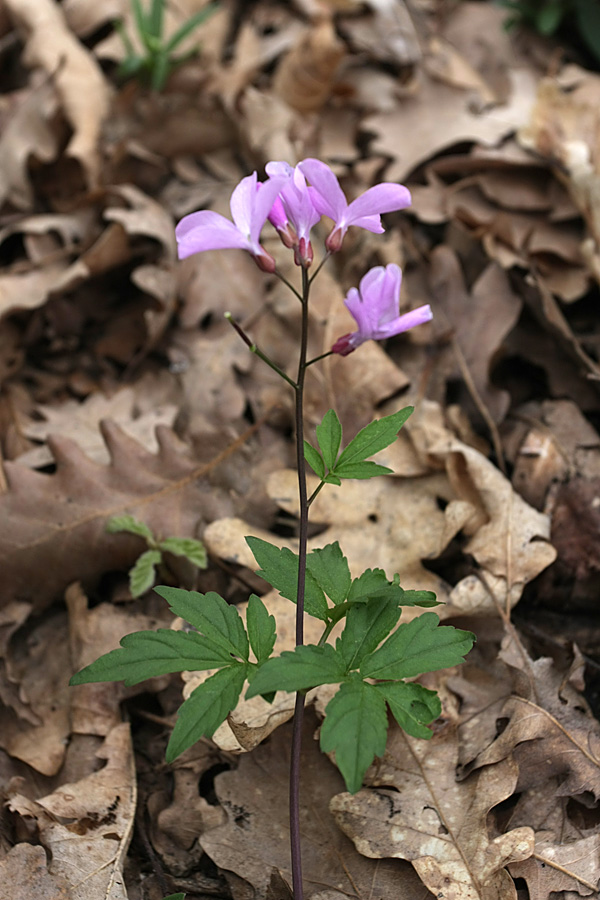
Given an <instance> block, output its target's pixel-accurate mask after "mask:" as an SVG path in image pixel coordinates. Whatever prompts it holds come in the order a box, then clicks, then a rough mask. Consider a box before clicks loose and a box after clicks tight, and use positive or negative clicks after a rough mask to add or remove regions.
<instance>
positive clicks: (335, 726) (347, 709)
mask: <svg viewBox="0 0 600 900" xmlns="http://www.w3.org/2000/svg"><path fill="white" fill-rule="evenodd" d="M387 727H388V723H387V714H386V709H385V700H384V699H383V697H382V696H381V694H380V693H379V692H378V691H377V690H376V689H375V686H374V685H372V684H365V682H364V681H361V680H360V679H359V678H354V679H353V680H352V681H349V682H346V683H345V684H342V686H341V687H340V689H339V691H338V692H337V694H335V695H334V697H333V698H332V699H331V700H330V701H329V703H328V704H327V708H326V710H325V719H324V721H323V724H322V726H321V750H322V751H323V752H324V753H331V752H332V751H333V752H335V761H336V765H337V767H338V769H339V770H340V772H341V773H342V776H343V778H344V781H345V782H346V787H347V788H348V790H349V791H350V793H351V794H355V793H356V792H357V791H359V790H360V788H361V787H362V781H363V777H364V774H365V772H366V771H367V769H368V768H369V766H370V765H371V763H372V762H373V760H374V759H375V757H376V756H383V754H384V753H385V744H386V739H387Z"/></svg>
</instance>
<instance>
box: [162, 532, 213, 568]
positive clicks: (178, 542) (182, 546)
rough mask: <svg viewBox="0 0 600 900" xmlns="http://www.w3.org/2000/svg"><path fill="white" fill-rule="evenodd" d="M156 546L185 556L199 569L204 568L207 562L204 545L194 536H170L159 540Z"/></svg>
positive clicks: (176, 554)
mask: <svg viewBox="0 0 600 900" xmlns="http://www.w3.org/2000/svg"><path fill="white" fill-rule="evenodd" d="M158 546H159V548H160V549H161V550H163V551H164V552H166V553H173V554H174V555H175V556H185V558H186V559H189V561H190V562H191V563H193V564H194V565H195V566H197V567H198V568H199V569H205V568H206V566H207V564H208V558H207V555H206V547H205V546H204V544H203V543H202V541H196V540H194V538H182V537H170V538H166V539H165V540H164V541H161V542H160V544H159V545H158Z"/></svg>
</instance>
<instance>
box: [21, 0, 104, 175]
mask: <svg viewBox="0 0 600 900" xmlns="http://www.w3.org/2000/svg"><path fill="white" fill-rule="evenodd" d="M6 6H7V7H8V10H9V12H10V14H11V15H12V16H13V17H14V18H15V20H16V21H17V23H18V24H19V25H20V26H21V27H22V28H23V30H24V31H25V36H26V45H25V56H24V60H25V63H26V65H29V66H32V67H33V66H41V67H42V68H43V69H44V71H45V72H46V73H47V74H48V76H50V77H51V78H52V79H53V80H54V83H55V85H56V91H57V94H58V97H59V99H60V102H61V104H62V107H63V110H64V114H65V118H66V119H67V121H68V122H69V124H70V125H71V127H72V129H73V137H72V138H71V140H70V141H69V143H68V145H67V148H66V153H67V155H68V156H71V157H73V158H75V159H77V160H78V161H79V163H80V164H81V166H82V168H83V170H84V172H85V174H86V178H87V181H88V185H89V186H90V187H96V186H97V185H98V184H99V182H100V170H101V162H102V160H101V156H100V152H99V139H100V131H101V128H102V124H103V122H104V120H105V118H106V117H107V115H108V111H109V106H110V100H111V95H112V91H111V88H110V86H109V83H108V81H107V79H106V78H105V77H104V74H103V72H102V70H101V69H100V66H99V65H98V64H97V62H96V61H95V59H94V58H93V56H92V55H91V54H90V53H89V52H88V50H87V49H86V48H85V47H84V46H83V45H82V44H80V43H79V41H78V40H77V38H76V37H75V35H74V34H73V33H72V31H71V30H70V29H69V27H68V25H67V22H66V20H65V17H64V15H63V12H62V10H61V8H60V6H58V5H57V4H56V3H54V2H52V0H6Z"/></svg>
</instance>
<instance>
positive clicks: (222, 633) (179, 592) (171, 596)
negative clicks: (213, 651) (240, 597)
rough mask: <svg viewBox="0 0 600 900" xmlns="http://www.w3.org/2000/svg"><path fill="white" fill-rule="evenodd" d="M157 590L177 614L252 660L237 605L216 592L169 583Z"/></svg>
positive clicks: (222, 644)
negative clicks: (168, 585)
mask: <svg viewBox="0 0 600 900" xmlns="http://www.w3.org/2000/svg"><path fill="white" fill-rule="evenodd" d="M154 590H155V591H156V593H157V594H158V595H159V596H160V597H163V598H164V599H165V600H166V601H167V603H168V604H169V608H170V609H171V612H173V613H174V614H175V615H176V616H181V618H182V619H185V621H186V622H189V623H190V625H193V626H194V628H197V629H198V631H200V632H202V634H205V635H206V637H208V638H210V639H211V640H212V641H214V642H215V644H218V645H219V646H220V647H223V648H224V649H225V650H227V652H228V653H233V654H234V655H235V656H239V657H241V658H242V659H243V660H245V661H246V662H247V661H248V655H249V652H250V648H249V645H248V636H247V634H246V629H245V628H244V623H243V622H242V619H241V616H240V614H239V612H238V611H237V609H236V608H235V606H230V605H229V603H227V601H226V600H224V599H223V597H220V596H219V594H216V593H215V592H214V591H209V592H208V593H207V594H199V593H198V592H197V591H184V590H183V589H182V588H174V587H167V586H165V585H159V586H158V587H155V588H154Z"/></svg>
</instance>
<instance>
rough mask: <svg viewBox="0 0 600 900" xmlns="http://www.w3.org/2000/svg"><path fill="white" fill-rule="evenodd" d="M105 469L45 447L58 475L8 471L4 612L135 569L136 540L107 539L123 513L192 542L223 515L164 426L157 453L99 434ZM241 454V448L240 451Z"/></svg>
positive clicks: (55, 440)
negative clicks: (8, 606) (16, 603)
mask: <svg viewBox="0 0 600 900" xmlns="http://www.w3.org/2000/svg"><path fill="white" fill-rule="evenodd" d="M101 429H102V434H103V436H104V440H105V441H106V446H107V448H108V451H109V454H110V457H111V463H110V465H109V466H103V465H99V464H98V463H94V462H92V461H91V460H90V459H89V458H88V457H87V456H86V455H85V454H84V453H82V451H81V450H80V449H79V447H78V446H77V445H76V444H75V443H73V442H72V441H70V440H68V439H65V438H62V437H58V436H54V437H52V438H49V445H50V447H51V449H52V452H53V454H54V458H55V460H56V472H55V473H54V474H52V475H43V474H41V473H39V472H34V471H32V470H30V469H28V468H26V467H25V466H21V465H19V464H18V463H13V462H7V463H5V473H6V482H7V490H6V491H5V492H4V493H3V494H1V495H0V510H1V513H0V560H1V565H2V572H3V577H2V588H1V594H0V603H6V602H7V601H9V600H13V599H14V600H21V601H22V600H30V601H31V602H32V603H33V604H34V607H35V609H37V610H39V609H43V608H44V607H45V606H47V605H48V604H49V603H51V602H52V600H53V599H55V598H56V596H57V595H60V594H61V593H62V591H63V590H64V589H65V588H66V586H67V585H68V584H70V583H71V582H73V581H76V580H82V581H83V582H84V583H85V582H90V581H93V580H94V579H96V578H97V577H98V576H99V575H100V574H102V573H103V572H106V571H112V570H115V569H125V568H128V567H129V566H131V565H132V563H133V562H134V561H135V559H136V558H137V556H138V555H139V552H140V543H139V539H136V538H135V537H134V536H132V538H131V540H130V539H129V537H128V536H125V535H108V534H106V532H105V526H106V520H107V519H108V518H109V517H110V516H114V515H117V514H123V513H125V512H129V513H131V514H133V515H135V516H137V517H138V518H139V519H141V520H143V521H144V522H145V523H146V524H147V525H149V526H150V528H151V529H152V530H153V531H154V532H155V533H156V534H159V535H181V536H190V537H192V536H195V535H196V534H197V533H198V529H199V527H200V525H201V524H202V522H203V521H205V520H212V519H214V518H215V517H216V513H217V511H218V510H219V509H220V510H223V509H224V510H229V509H230V503H229V501H228V500H227V499H226V498H225V497H224V496H223V494H222V492H219V491H218V490H216V489H214V488H213V489H212V490H211V491H210V492H209V491H208V490H207V488H206V486H205V483H204V484H203V482H202V477H203V476H204V475H206V474H207V473H208V472H209V471H210V470H211V468H212V464H211V463H207V464H203V465H200V464H198V463H197V462H196V461H195V459H194V457H193V456H192V455H191V454H190V451H189V448H188V447H187V446H186V445H185V444H183V442H181V441H179V439H178V438H177V437H176V436H175V435H174V433H173V432H172V431H170V430H169V429H167V428H165V427H159V428H158V429H157V440H158V444H159V452H158V453H157V454H153V453H150V452H148V451H147V450H145V449H144V448H143V447H141V446H140V445H139V444H138V443H137V442H136V441H134V440H133V439H132V438H130V437H128V436H127V435H125V434H124V433H123V432H122V431H121V430H120V429H119V428H118V427H117V426H116V425H114V424H113V423H110V422H104V423H102V425H101ZM236 446H237V445H236Z"/></svg>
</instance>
